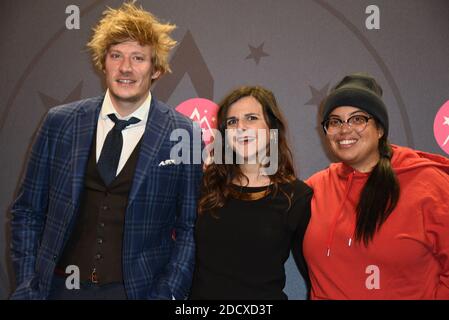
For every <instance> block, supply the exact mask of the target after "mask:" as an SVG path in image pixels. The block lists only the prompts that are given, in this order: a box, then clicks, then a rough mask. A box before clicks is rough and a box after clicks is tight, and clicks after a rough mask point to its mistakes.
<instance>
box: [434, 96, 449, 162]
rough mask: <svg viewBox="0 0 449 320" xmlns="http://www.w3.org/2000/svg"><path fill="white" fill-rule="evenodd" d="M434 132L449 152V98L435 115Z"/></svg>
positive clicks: (440, 143)
mask: <svg viewBox="0 0 449 320" xmlns="http://www.w3.org/2000/svg"><path fill="white" fill-rule="evenodd" d="M433 133H434V135H435V139H436V141H437V143H438V145H439V146H440V148H441V149H443V151H444V152H446V153H447V154H449V100H448V101H446V103H445V104H444V105H443V106H442V107H441V108H440V110H439V111H438V113H437V115H436V117H435V121H434V123H433Z"/></svg>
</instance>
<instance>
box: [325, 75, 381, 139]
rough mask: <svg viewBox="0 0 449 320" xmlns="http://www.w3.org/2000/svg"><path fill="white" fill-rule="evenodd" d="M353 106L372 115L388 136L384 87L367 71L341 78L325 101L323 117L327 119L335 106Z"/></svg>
mask: <svg viewBox="0 0 449 320" xmlns="http://www.w3.org/2000/svg"><path fill="white" fill-rule="evenodd" d="M342 106H351V107H357V108H359V109H362V110H364V111H366V112H367V113H369V114H370V115H372V116H373V117H374V118H375V119H376V120H377V121H378V122H379V123H380V124H381V125H382V128H383V129H384V135H385V137H387V136H388V113H387V108H386V107H385V104H384V103H383V101H382V88H381V86H380V85H379V84H378V83H377V82H376V80H375V79H374V78H373V77H371V76H370V75H369V74H366V73H353V74H350V75H347V76H345V77H344V78H343V80H341V81H340V82H339V83H338V84H337V85H336V86H335V88H334V89H332V91H331V92H330V93H329V95H328V96H327V97H326V99H325V100H324V103H323V109H322V110H323V112H322V116H323V119H327V117H328V116H329V114H330V113H331V112H332V110H334V109H335V108H338V107H342Z"/></svg>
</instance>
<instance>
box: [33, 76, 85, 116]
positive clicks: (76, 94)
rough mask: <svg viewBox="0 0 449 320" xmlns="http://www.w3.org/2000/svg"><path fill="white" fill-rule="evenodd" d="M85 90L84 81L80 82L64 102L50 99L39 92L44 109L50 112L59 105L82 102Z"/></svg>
mask: <svg viewBox="0 0 449 320" xmlns="http://www.w3.org/2000/svg"><path fill="white" fill-rule="evenodd" d="M82 88H83V81H80V82H79V83H78V85H77V86H76V87H75V89H73V90H72V91H71V92H70V93H69V95H68V96H67V97H66V98H65V99H64V100H62V101H60V100H58V99H55V98H53V97H50V96H49V95H46V94H45V93H42V92H40V91H39V92H38V93H39V97H40V99H41V101H42V104H43V105H44V107H45V108H46V109H47V110H48V109H50V108H53V107H55V106H58V105H62V104H66V103H69V102H72V101H76V100H80V99H81V90H82Z"/></svg>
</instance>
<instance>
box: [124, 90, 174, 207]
mask: <svg viewBox="0 0 449 320" xmlns="http://www.w3.org/2000/svg"><path fill="white" fill-rule="evenodd" d="M167 113H168V109H165V108H163V107H161V106H160V105H159V103H158V102H157V101H156V99H155V98H154V96H153V98H152V99H151V106H150V113H149V115H148V121H147V124H146V127H145V133H144V135H143V140H142V145H141V147H140V154H139V159H138V162H137V166H136V170H135V172H134V178H133V185H132V187H131V191H130V194H129V199H128V206H129V205H130V204H131V203H132V202H133V201H134V199H135V197H136V195H137V193H138V191H139V189H140V187H141V185H142V183H143V182H144V180H145V173H146V172H147V171H148V170H147V168H148V167H149V166H151V165H155V164H154V161H155V159H156V158H157V155H158V153H159V150H160V148H161V146H162V143H163V142H164V138H165V137H166V136H167V135H168V132H169V130H170V127H169V117H168V114H167Z"/></svg>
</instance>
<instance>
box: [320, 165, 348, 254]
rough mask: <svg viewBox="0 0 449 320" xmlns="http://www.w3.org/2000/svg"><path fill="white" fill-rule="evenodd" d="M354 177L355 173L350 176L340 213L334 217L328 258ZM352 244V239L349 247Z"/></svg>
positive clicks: (328, 245)
mask: <svg viewBox="0 0 449 320" xmlns="http://www.w3.org/2000/svg"><path fill="white" fill-rule="evenodd" d="M353 177H354V172H351V174H350V175H349V178H348V183H347V185H346V190H345V195H344V198H343V201H342V202H341V205H340V208H339V209H338V211H337V212H336V214H335V216H334V221H332V225H331V229H330V231H329V238H328V240H327V251H326V256H328V257H329V256H330V255H331V246H332V242H333V240H334V233H335V228H336V227H337V221H338V218H339V217H340V215H341V213H342V212H343V207H344V205H345V202H346V199H347V198H348V195H349V191H350V190H351V185H352V179H353ZM351 244H352V238H350V239H349V242H348V245H349V246H351Z"/></svg>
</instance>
